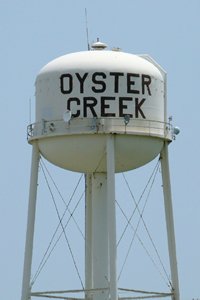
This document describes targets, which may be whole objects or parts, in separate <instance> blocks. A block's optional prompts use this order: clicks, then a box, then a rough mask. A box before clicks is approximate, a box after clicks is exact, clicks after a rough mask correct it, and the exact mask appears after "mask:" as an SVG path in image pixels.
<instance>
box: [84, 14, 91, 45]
mask: <svg viewBox="0 0 200 300" xmlns="http://www.w3.org/2000/svg"><path fill="white" fill-rule="evenodd" d="M85 26H86V37H87V48H88V50H90V44H89V33H88V18H87V8H85Z"/></svg>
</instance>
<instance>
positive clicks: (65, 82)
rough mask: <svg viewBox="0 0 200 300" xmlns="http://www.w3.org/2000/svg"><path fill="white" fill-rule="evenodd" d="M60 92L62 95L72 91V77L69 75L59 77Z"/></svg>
mask: <svg viewBox="0 0 200 300" xmlns="http://www.w3.org/2000/svg"><path fill="white" fill-rule="evenodd" d="M60 90H61V93H63V94H70V93H71V92H72V90H73V77H72V75H71V74H68V73H67V74H62V75H61V76H60Z"/></svg>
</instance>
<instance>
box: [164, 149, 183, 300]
mask: <svg viewBox="0 0 200 300" xmlns="http://www.w3.org/2000/svg"><path fill="white" fill-rule="evenodd" d="M161 167H162V180H163V193H164V203H165V218H166V226H167V237H168V249H169V259H170V268H171V278H172V286H173V292H174V296H173V298H172V299H173V300H179V299H180V298H179V281H178V268H177V258H176V243H175V233H174V219H173V208H172V194H171V184H170V173H169V159H168V144H167V143H165V144H164V146H163V149H162V151H161Z"/></svg>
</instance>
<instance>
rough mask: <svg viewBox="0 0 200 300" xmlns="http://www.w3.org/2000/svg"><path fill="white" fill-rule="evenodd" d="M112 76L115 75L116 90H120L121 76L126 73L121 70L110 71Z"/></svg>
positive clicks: (116, 91)
mask: <svg viewBox="0 0 200 300" xmlns="http://www.w3.org/2000/svg"><path fill="white" fill-rule="evenodd" d="M110 75H111V76H114V92H115V93H118V92H119V76H124V73H120V72H110Z"/></svg>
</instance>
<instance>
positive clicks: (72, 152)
mask: <svg viewBox="0 0 200 300" xmlns="http://www.w3.org/2000/svg"><path fill="white" fill-rule="evenodd" d="M166 107H167V97H166V73H165V72H164V70H163V69H162V68H161V67H160V66H159V65H158V64H157V63H156V62H155V61H153V60H152V59H151V58H150V57H149V56H136V55H132V54H128V53H124V52H121V51H119V50H118V49H115V50H112V51H110V50H106V45H105V44H104V43H101V42H99V41H97V42H96V43H94V44H93V46H92V50H91V51H83V52H78V53H71V54H67V55H64V56H62V57H59V58H57V59H55V60H53V61H52V62H50V63H49V64H47V65H46V66H45V67H44V68H43V69H42V70H41V71H40V73H39V75H38V76H37V79H36V121H35V123H34V124H31V125H30V126H29V130H28V141H29V143H30V144H31V145H32V149H33V150H32V166H31V179H30V194H29V209H28V223H27V236H26V247H25V259H24V275H23V284H22V300H28V299H30V298H31V296H33V295H32V292H31V287H30V274H31V263H32V249H33V236H34V222H35V208H36V198H37V196H36V195H37V180H38V164H39V157H40V155H42V156H43V157H45V158H46V159H47V160H48V161H50V162H51V163H52V164H54V165H56V166H59V167H61V168H64V169H68V170H72V171H75V172H82V173H85V174H86V176H85V178H86V228H85V235H86V237H85V240H86V247H85V249H86V254H85V299H93V300H103V299H105V294H104V293H103V292H102V293H97V294H95V292H94V291H95V290H98V289H102V290H108V291H109V293H108V297H107V298H106V299H111V300H117V299H118V287H117V270H116V216H115V173H116V172H124V171H127V170H132V169H135V168H138V167H140V166H143V165H145V164H146V163H148V162H150V161H151V160H153V159H154V158H155V157H156V156H157V155H159V154H160V157H161V166H162V178H163V192H164V200H165V201H164V202H165V214H166V225H167V236H168V250H169V258H170V268H171V277H172V285H173V290H172V291H171V294H170V296H171V297H172V298H173V299H175V300H179V286H178V272H177V262H176V249H175V236H174V224H173V212H172V200H171V188H170V177H169V164H168V144H169V143H170V142H171V141H172V139H173V135H174V132H173V128H172V127H171V125H170V124H168V121H167V115H166ZM100 212H104V213H103V214H100ZM96 258H99V259H96ZM105 278H107V280H105ZM91 291H92V293H90V292H91Z"/></svg>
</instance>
